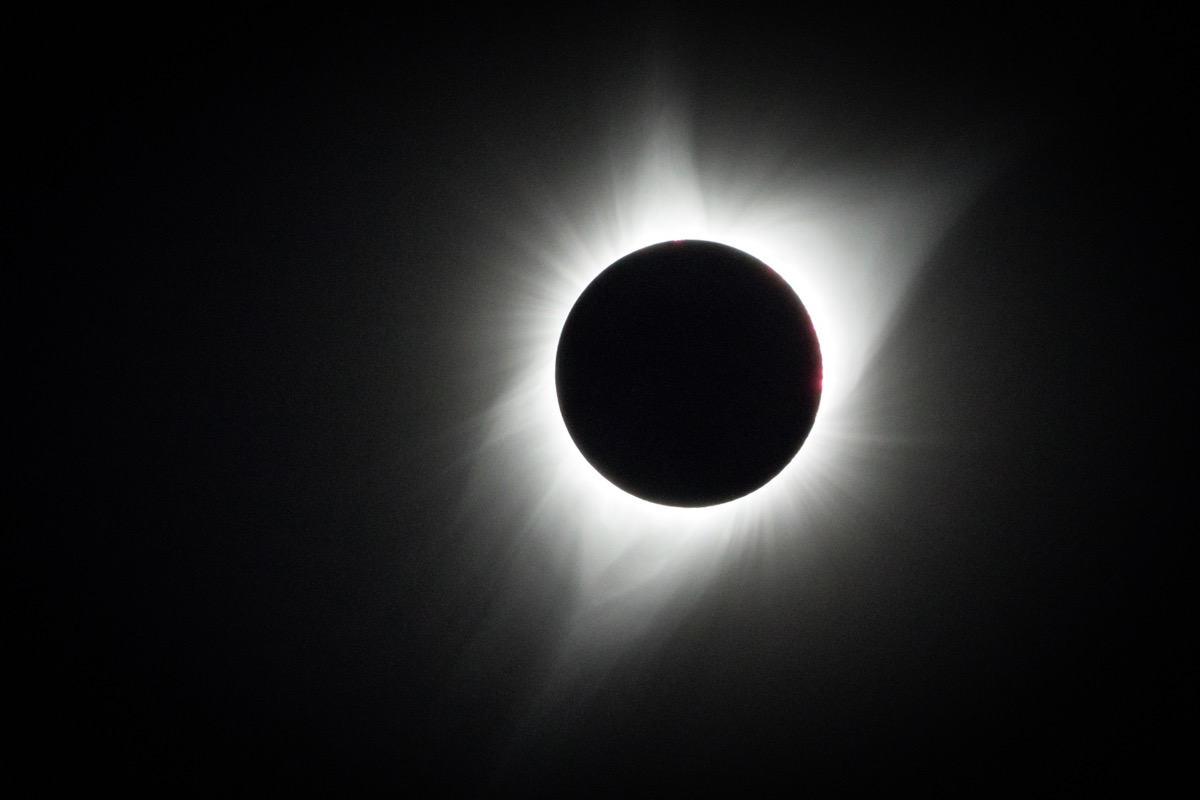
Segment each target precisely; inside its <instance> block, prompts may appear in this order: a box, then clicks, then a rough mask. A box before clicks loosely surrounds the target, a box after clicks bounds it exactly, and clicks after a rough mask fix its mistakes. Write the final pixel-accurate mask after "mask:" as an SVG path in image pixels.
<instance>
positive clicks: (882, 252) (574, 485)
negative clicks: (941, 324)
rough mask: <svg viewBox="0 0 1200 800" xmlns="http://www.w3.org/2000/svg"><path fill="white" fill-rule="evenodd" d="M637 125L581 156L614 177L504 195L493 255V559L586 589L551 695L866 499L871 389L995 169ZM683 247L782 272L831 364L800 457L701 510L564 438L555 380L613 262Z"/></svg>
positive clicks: (481, 453)
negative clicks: (500, 550)
mask: <svg viewBox="0 0 1200 800" xmlns="http://www.w3.org/2000/svg"><path fill="white" fill-rule="evenodd" d="M640 123H641V124H635V125H632V126H631V128H632V129H633V131H634V133H631V134H630V135H629V136H626V137H621V136H618V137H616V139H617V141H598V142H592V143H582V144H581V147H580V155H579V158H580V160H590V161H591V162H593V163H601V164H605V165H608V166H609V170H608V175H607V176H605V178H606V179H605V180H603V181H600V182H597V183H594V184H592V185H589V186H586V187H580V185H579V183H578V180H577V176H576V177H559V176H558V175H556V174H552V173H551V174H543V175H537V176H534V178H531V179H529V180H528V183H529V184H534V185H536V186H537V187H538V188H537V189H536V190H527V191H525V192H524V194H523V195H522V193H521V192H519V191H514V192H512V193H511V195H510V196H508V197H506V198H504V201H503V202H501V203H499V204H498V205H499V206H500V207H501V208H502V211H500V212H498V213H499V215H500V218H499V219H495V220H494V225H495V228H496V229H497V230H499V231H503V235H504V236H506V237H507V238H508V240H509V243H510V245H511V248H510V251H511V255H502V256H490V255H489V256H480V261H481V263H480V267H479V269H480V271H481V272H484V273H486V274H488V275H490V276H492V280H491V283H492V287H491V288H492V290H493V291H494V296H493V295H489V296H488V298H487V299H486V300H479V301H477V302H479V303H481V304H486V305H487V307H488V308H487V311H486V313H487V315H488V317H489V318H490V319H491V320H492V321H493V322H494V323H495V324H493V325H491V326H487V327H489V330H488V331H487V335H488V336H489V337H498V338H495V341H489V342H488V343H487V346H486V348H483V349H488V348H490V349H489V350H488V351H489V352H490V353H492V354H493V356H492V360H493V361H494V362H495V363H489V364H487V365H486V368H487V370H490V371H491V372H490V374H492V375H494V376H495V378H494V380H495V381H496V394H495V396H494V398H493V401H492V402H491V404H490V410H489V411H488V412H487V414H486V419H485V420H483V421H482V422H481V425H480V437H479V440H478V441H477V442H476V443H475V450H474V454H473V469H474V472H473V476H472V492H471V495H472V497H471V502H472V503H473V504H474V505H475V507H476V508H481V509H484V510H485V512H486V513H487V514H488V515H489V518H490V519H492V520H494V521H495V524H496V526H498V527H499V526H511V534H510V539H509V540H508V541H509V542H510V544H509V551H508V552H507V553H504V554H496V555H493V556H489V558H490V559H492V560H493V562H494V564H495V568H496V569H504V568H505V567H506V565H509V564H511V563H512V561H513V560H516V559H520V558H521V556H520V551H521V549H522V548H526V547H530V546H532V547H537V548H541V549H542V551H543V552H547V551H548V552H551V553H554V554H556V555H555V558H556V559H557V561H556V563H558V564H560V565H561V568H562V569H564V570H568V571H570V573H571V575H572V577H571V581H572V582H573V585H574V586H575V591H576V606H575V608H574V610H573V611H572V612H571V613H570V614H569V616H570V617H571V619H572V620H573V622H572V623H571V624H570V626H569V629H568V630H566V631H564V632H563V645H562V652H561V656H560V658H559V661H558V665H557V666H556V667H555V669H554V671H553V672H554V674H553V675H551V676H550V677H549V678H547V686H546V692H547V696H550V697H551V699H550V700H545V697H544V698H543V700H545V701H546V702H553V697H554V696H557V697H562V696H563V695H564V693H570V692H572V691H577V690H578V684H579V683H580V682H581V681H582V682H584V683H586V682H587V681H586V679H585V677H583V676H585V675H586V674H599V673H601V672H602V671H603V666H602V665H603V663H606V662H607V661H608V660H610V659H612V658H614V657H616V654H617V653H619V652H620V651H621V649H622V648H623V647H628V646H630V645H631V644H632V643H633V642H634V641H636V640H638V639H640V638H642V636H643V634H645V633H646V632H648V631H649V630H650V629H651V628H652V627H653V626H655V625H660V624H665V623H664V616H663V615H664V614H666V609H667V608H669V607H672V608H679V607H680V604H679V602H678V598H680V597H686V595H687V593H688V592H689V591H699V590H700V588H699V587H700V586H702V584H703V578H704V577H705V576H706V575H709V574H711V571H712V570H713V569H715V568H719V567H720V565H721V563H722V561H723V559H724V558H726V557H728V556H729V554H730V553H732V552H736V551H737V550H738V549H740V548H743V547H747V546H752V547H759V548H763V547H765V548H767V549H772V548H777V547H782V548H792V547H796V546H797V545H798V544H802V543H797V542H796V541H795V540H796V539H797V537H800V538H803V537H805V535H806V533H805V532H806V531H807V530H811V529H819V528H820V526H821V525H822V521H823V520H828V519H829V518H830V517H831V515H836V514H838V513H842V512H840V511H839V507H841V506H844V500H845V498H846V497H847V496H851V497H852V496H854V495H855V494H856V493H859V494H861V493H862V492H864V491H869V488H868V487H867V486H865V485H864V484H865V483H866V480H865V479H864V478H862V477H861V476H860V475H857V474H856V469H855V464H856V459H857V458H861V457H862V455H863V452H864V451H865V450H869V449H870V448H872V447H874V446H875V443H874V442H873V441H872V440H871V439H870V437H868V436H866V434H865V432H864V427H863V426H862V425H861V424H860V420H861V419H862V416H863V413H864V411H863V408H862V405H861V404H860V403H859V402H858V401H857V395H856V387H858V386H859V385H860V384H861V382H862V380H863V378H864V372H865V370H866V369H867V367H868V365H869V363H870V361H871V358H872V356H873V355H874V354H875V353H876V352H877V350H878V349H879V347H880V345H881V343H882V342H883V341H885V339H886V337H887V335H888V331H889V326H890V325H891V324H892V322H893V319H894V317H895V315H896V314H897V312H898V311H899V310H901V309H902V307H903V306H904V303H905V301H906V293H907V292H908V291H909V290H910V289H911V288H912V286H913V285H914V281H915V280H916V279H917V278H918V276H919V274H920V271H921V266H922V264H923V263H925V261H926V260H927V257H928V256H929V254H930V252H931V250H932V249H933V247H935V246H936V244H937V243H938V241H939V239H940V238H941V236H942V235H943V234H944V232H945V231H946V229H947V228H948V226H949V225H951V224H952V223H953V222H954V220H955V219H956V218H957V216H958V215H959V214H960V213H961V212H962V211H963V209H964V208H965V207H966V205H967V204H968V203H969V202H970V200H971V199H972V198H973V196H974V195H975V193H977V192H978V190H979V188H980V186H981V182H982V178H983V176H984V167H985V166H993V167H994V163H992V164H990V165H985V164H984V163H981V162H982V159H981V158H979V157H978V154H973V155H970V156H967V157H964V156H963V151H959V152H947V153H942V154H940V155H939V156H937V157H935V156H931V155H929V154H928V152H924V153H923V154H921V155H920V156H910V157H906V158H904V159H902V160H901V161H899V162H896V163H888V162H887V161H886V160H884V159H880V158H876V159H873V163H871V164H870V166H869V169H868V168H866V167H860V168H859V169H858V170H857V171H850V170H843V171H840V172H839V171H836V170H834V169H832V168H824V165H819V164H815V165H814V164H811V163H804V162H803V161H802V160H796V159H793V160H791V161H788V160H786V159H781V158H773V159H770V158H767V157H765V156H756V155H754V154H753V152H750V154H749V155H748V154H747V153H748V151H749V150H750V148H742V149H741V150H740V151H736V152H735V148H731V150H730V152H729V153H712V152H709V151H707V150H706V151H704V152H698V151H697V149H696V148H694V147H693V146H692V144H691V142H692V135H691V134H692V130H691V128H690V125H689V122H688V121H687V120H686V119H685V117H684V116H683V115H678V114H677V115H672V114H664V113H662V111H661V109H660V110H658V111H657V112H656V113H654V114H652V115H648V117H647V118H646V119H643V120H640ZM747 128H753V126H752V125H751V124H747ZM726 138H727V139H728V137H726ZM966 152H973V151H966ZM572 174H574V173H572ZM589 174H594V172H593V173H589ZM517 177H518V179H520V178H523V177H526V176H517ZM671 239H706V240H711V241H715V242H721V243H724V244H727V245H731V246H733V247H736V248H739V249H741V250H744V251H745V252H747V253H749V254H750V255H752V256H754V257H756V258H758V259H760V260H761V261H763V262H764V263H766V264H768V265H769V266H770V267H772V268H773V269H774V270H775V271H777V272H778V273H779V274H780V275H781V276H782V277H783V278H784V279H785V280H786V281H787V282H788V283H789V284H790V285H791V286H792V288H793V289H794V290H795V291H796V293H797V295H798V296H799V297H800V299H801V300H802V302H803V303H804V305H805V307H806V308H807V309H808V311H809V314H810V315H811V317H812V319H813V322H814V325H815V327H816V331H817V335H818V337H819V339H820V343H821V349H822V354H823V360H824V392H823V396H822V400H821V406H820V410H819V412H818V415H817V418H816V422H815V424H814V426H813V430H812V432H811V434H810V436H809V437H808V439H807V441H806V442H805V444H804V446H803V447H802V448H801V450H800V452H799V454H798V455H797V456H796V458H795V459H794V460H793V461H792V463H791V464H790V465H789V466H788V467H786V468H785V469H784V470H783V471H782V472H781V473H780V474H779V475H778V476H777V477H776V478H775V479H774V480H772V481H771V482H769V483H768V484H767V485H766V486H764V487H762V488H761V489H759V490H758V491H756V492H754V493H752V494H750V495H747V496H746V497H743V498H740V499H738V500H735V501H732V502H729V503H725V504H722V505H718V506H712V507H708V508H701V509H692V508H674V507H668V506H662V505H656V504H653V503H650V502H647V501H644V500H641V499H639V498H636V497H633V496H632V495H629V494H627V493H625V492H624V491H622V490H620V489H618V488H616V487H615V486H614V485H612V484H611V483H609V482H608V481H607V480H606V479H605V478H603V477H602V476H601V475H600V474H599V473H597V472H596V470H595V469H593V468H592V467H591V465H590V464H588V463H587V461H586V460H584V458H583V456H582V455H581V454H580V452H579V450H578V449H577V448H576V447H575V445H574V443H573V442H572V440H571V438H570V436H569V435H568V433H567V430H566V427H565V425H564V423H563V420H562V417H561V415H560V412H559V409H558V402H557V396H556V393H555V385H554V362H555V353H556V348H557V345H558V338H559V334H560V332H561V330H562V326H563V324H564V322H565V320H566V317H567V314H568V313H569V311H570V310H571V308H572V306H573V304H574V302H575V300H576V299H577V298H578V296H579V294H580V293H581V292H582V291H583V289H584V288H585V287H586V286H587V285H588V283H589V282H591V280H592V279H593V278H595V277H596V275H597V274H599V273H600V272H601V271H602V270H604V269H605V268H606V267H607V266H608V265H609V264H611V263H612V262H614V261H616V260H617V259H618V258H620V257H622V256H624V255H626V254H627V253H630V252H632V251H634V250H637V249H639V248H642V247H645V246H647V245H651V244H654V243H657V242H662V241H665V240H671ZM488 259H491V260H490V261H489V260H488ZM485 262H486V263H485ZM514 580H522V579H516V578H514ZM520 588H521V587H513V590H514V591H516V590H519V589H520ZM673 599H674V602H673ZM684 605H686V603H685V604H684Z"/></svg>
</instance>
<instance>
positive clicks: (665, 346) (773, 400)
mask: <svg viewBox="0 0 1200 800" xmlns="http://www.w3.org/2000/svg"><path fill="white" fill-rule="evenodd" d="M821 374H822V372H821V349H820V344H819V342H818V340H817V335H816V331H815V330H814V329H813V325H812V320H811V319H810V318H809V315H808V312H807V311H806V310H805V308H804V305H803V303H801V302H800V298H799V297H797V296H796V293H795V292H794V291H793V290H792V288H791V287H790V286H789V285H788V284H787V282H786V281H784V280H783V278H781V277H780V276H779V275H778V274H776V273H775V272H774V270H772V269H771V268H770V267H768V266H767V265H766V264H764V263H763V262H761V261H759V260H758V259H756V258H754V257H753V256H751V255H749V254H747V253H744V252H742V251H741V250H737V249H735V248H733V247H729V246H727V245H723V244H719V243H716V242H708V241H697V240H685V241H672V242H662V243H660V244H655V245H651V246H650V247H646V248H643V249H641V250H637V251H635V252H633V253H630V254H629V255H627V256H625V257H623V258H621V259H619V260H617V261H616V262H615V263H613V264H612V265H611V266H609V267H608V268H607V269H605V270H604V271H603V272H602V273H601V274H600V275H599V276H597V277H596V279H595V280H593V281H592V282H591V283H590V284H589V285H588V287H587V288H586V289H585V290H584V291H583V293H582V294H581V295H580V296H579V299H578V300H576V302H575V305H574V307H573V308H572V309H571V312H570V314H569V315H568V316H567V320H566V323H565V324H564V326H563V330H562V334H561V336H560V338H559V342H558V353H557V357H556V363H555V385H556V388H557V392H558V402H559V408H560V410H561V411H562V416H563V421H564V422H565V423H566V427H567V430H568V432H569V433H570V435H571V438H572V439H573V440H574V442H575V445H576V446H577V447H578V448H579V450H580V452H581V453H582V454H583V456H584V457H585V458H586V459H587V460H588V462H589V463H591V465H592V466H593V467H595V469H596V470H597V471H598V472H599V473H600V474H601V475H603V476H604V477H605V478H607V479H608V480H609V481H610V482H612V483H613V484H615V485H616V486H618V487H620V488H621V489H623V490H625V491H626V492H628V493H630V494H632V495H635V496H637V497H640V498H642V499H644V500H648V501H651V502H654V503H659V504H663V505H670V506H685V507H700V506H710V505H716V504H719V503H725V502H728V501H730V500H734V499H737V498H739V497H742V496H744V495H747V494H749V493H751V492H753V491H754V490H756V489H758V488H760V487H762V486H764V485H765V484H766V483H768V482H769V481H770V480H771V479H772V478H774V477H775V476H776V475H778V474H779V473H780V471H782V470H783V468H784V467H786V466H787V465H788V463H789V462H790V461H791V460H792V459H793V458H794V457H795V455H796V453H798V452H799V450H800V447H801V446H802V445H803V444H804V440H805V439H806V438H807V437H808V434H809V431H810V430H812V426H813V422H814V421H815V419H816V415H817V408H818V406H819V404H820V399H821Z"/></svg>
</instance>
